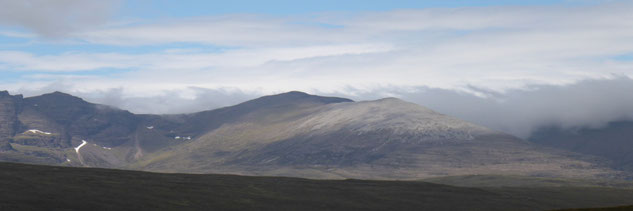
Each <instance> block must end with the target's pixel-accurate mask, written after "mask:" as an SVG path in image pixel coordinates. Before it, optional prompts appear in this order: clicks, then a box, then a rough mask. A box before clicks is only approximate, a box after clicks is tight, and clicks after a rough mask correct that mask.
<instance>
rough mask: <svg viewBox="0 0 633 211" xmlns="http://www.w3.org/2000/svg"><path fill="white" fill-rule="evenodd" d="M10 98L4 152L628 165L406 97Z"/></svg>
mask: <svg viewBox="0 0 633 211" xmlns="http://www.w3.org/2000/svg"><path fill="white" fill-rule="evenodd" d="M18 98H19V99H22V98H20V97H18ZM1 99H8V98H7V97H3V98H1ZM5 101H6V102H7V103H5V104H6V105H7V107H8V106H9V105H11V106H13V107H12V108H13V110H11V109H4V108H3V109H2V111H1V112H3V113H5V114H6V115H4V116H1V117H2V118H4V119H12V120H16V121H17V122H18V123H19V125H20V129H19V130H15V131H13V133H11V134H9V135H8V136H9V137H1V138H3V140H7V141H5V142H8V146H10V147H11V148H12V150H5V151H6V152H5V153H3V154H0V160H9V161H18V162H27V163H42V164H49V165H65V166H89V167H106V168H121V169H133V170H146V171H156V172H174V173H236V174H245V175H271V176H299V177H309V178H365V179H416V178H427V177H434V176H451V175H467V174H483V173H493V174H518V175H539V176H552V177H566V176H569V177H620V176H622V174H623V173H621V172H617V171H612V170H609V169H607V168H604V167H603V165H602V164H600V162H602V161H595V159H594V158H588V157H583V156H580V155H571V154H569V153H566V152H559V151H556V150H551V149H546V148H540V147H538V146H534V145H531V144H530V143H529V142H526V141H523V140H520V139H518V138H516V137H513V136H511V135H507V134H503V133H501V132H498V131H493V130H490V129H488V128H486V127H483V126H479V125H476V124H473V123H469V122H466V121H463V120H460V119H457V118H454V117H450V116H447V115H444V114H440V113H437V112H435V111H433V110H430V109H428V108H426V107H423V106H420V105H417V104H413V103H409V102H406V101H402V100H400V99H396V98H385V99H379V100H374V101H361V102H354V101H352V100H349V99H345V98H336V97H322V96H316V95H309V94H306V93H303V92H297V91H294V92H288V93H282V94H277V95H271V96H263V97H260V98H256V99H253V100H250V101H246V102H244V103H240V104H237V105H234V106H228V107H223V108H218V109H214V110H208V111H201V112H196V113H189V114H177V115H148V114H142V115H137V114H133V113H130V112H128V111H125V110H120V109H111V108H108V107H105V106H100V105H98V104H92V103H89V102H86V101H84V100H82V99H81V98H77V97H74V96H71V95H68V94H64V93H61V92H54V93H50V94H45V95H42V96H35V97H29V98H24V99H22V100H21V101H20V102H18V103H13V104H11V103H10V102H13V101H9V100H5ZM3 102H4V101H3ZM20 103H21V104H20ZM18 105H20V106H21V107H20V106H18ZM12 112H13V113H12ZM14 113H15V114H14ZM14 123H15V121H14ZM29 131H35V132H29ZM37 131H40V132H37ZM6 134H8V133H6ZM5 136H7V135H5ZM581 158H582V159H581Z"/></svg>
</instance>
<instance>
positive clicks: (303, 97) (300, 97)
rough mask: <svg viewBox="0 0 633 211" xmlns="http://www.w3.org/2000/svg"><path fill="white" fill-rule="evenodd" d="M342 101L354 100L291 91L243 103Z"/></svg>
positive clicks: (280, 103)
mask: <svg viewBox="0 0 633 211" xmlns="http://www.w3.org/2000/svg"><path fill="white" fill-rule="evenodd" d="M306 102H313V103H323V104H329V103H342V102H354V101H352V100H350V99H346V98H340V97H322V96H318V95H311V94H308V93H305V92H300V91H291V92H286V93H281V94H276V95H268V96H263V97H260V98H257V99H254V100H251V101H247V102H245V103H243V104H258V105H283V104H295V103H306Z"/></svg>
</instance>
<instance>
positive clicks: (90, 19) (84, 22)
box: [0, 0, 119, 37]
mask: <svg viewBox="0 0 633 211" xmlns="http://www.w3.org/2000/svg"><path fill="white" fill-rule="evenodd" d="M118 3H119V1H118V0H108V1H100V0H55V1H49V0H19V1H14V0H0V5H2V6H1V7H0V24H9V25H14V26H19V27H24V28H27V29H29V30H33V31H34V32H36V33H38V34H41V35H44V36H47V37H60V36H64V35H67V34H68V33H70V32H72V31H76V30H81V29H84V28H90V27H94V26H96V25H100V24H103V23H105V22H106V21H107V19H108V17H109V16H110V15H111V13H112V12H113V10H114V9H115V8H116V6H117V5H118ZM13 35H19V34H13Z"/></svg>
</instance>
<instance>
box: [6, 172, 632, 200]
mask: <svg viewBox="0 0 633 211" xmlns="http://www.w3.org/2000/svg"><path fill="white" fill-rule="evenodd" d="M624 204H633V190H630V189H628V190H627V189H614V188H597V187H540V188H518V187H514V188H467V187H453V186H447V185H439V184H432V183H426V182H402V181H401V182H398V181H365V180H308V179H298V178H284V177H245V176H233V175H188V174H157V173H147V172H136V171H121V170H111V169H90V168H67V167H53V166H37V165H26V164H13V163H0V210H16V209H20V210H30V209H34V210H64V209H66V210H68V209H69V210H95V208H99V209H109V210H212V209H221V210H333V209H337V210H360V209H362V210H447V209H451V210H535V209H558V208H573V207H599V206H617V205H624Z"/></svg>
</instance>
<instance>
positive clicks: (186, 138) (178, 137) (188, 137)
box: [174, 136, 191, 140]
mask: <svg viewBox="0 0 633 211" xmlns="http://www.w3.org/2000/svg"><path fill="white" fill-rule="evenodd" d="M174 139H176V140H178V139H182V140H191V136H183V137H180V136H176V137H174Z"/></svg>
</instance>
